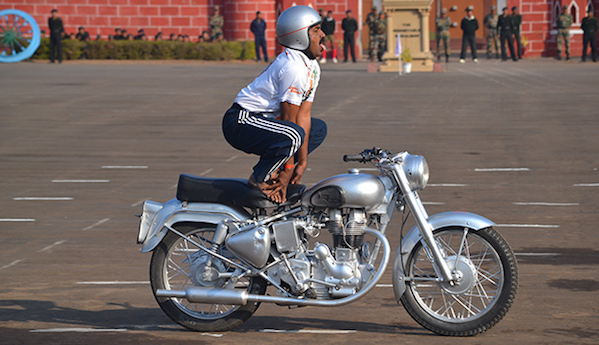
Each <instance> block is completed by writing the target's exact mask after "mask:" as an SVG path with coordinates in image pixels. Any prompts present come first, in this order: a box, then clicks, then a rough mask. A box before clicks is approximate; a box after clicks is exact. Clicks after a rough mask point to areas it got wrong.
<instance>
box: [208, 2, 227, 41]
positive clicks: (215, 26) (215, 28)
mask: <svg viewBox="0 0 599 345" xmlns="http://www.w3.org/2000/svg"><path fill="white" fill-rule="evenodd" d="M219 10H220V9H219V8H218V6H214V14H213V15H211V16H210V19H209V21H208V23H209V24H210V39H212V40H213V41H217V40H218V39H219V38H221V37H222V36H223V25H225V20H224V19H223V16H221V15H220V13H219Z"/></svg>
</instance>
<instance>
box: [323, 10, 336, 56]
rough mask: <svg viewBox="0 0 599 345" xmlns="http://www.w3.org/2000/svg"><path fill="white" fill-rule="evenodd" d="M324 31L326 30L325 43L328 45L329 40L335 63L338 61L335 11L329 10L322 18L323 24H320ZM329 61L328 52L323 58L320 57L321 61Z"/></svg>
mask: <svg viewBox="0 0 599 345" xmlns="http://www.w3.org/2000/svg"><path fill="white" fill-rule="evenodd" d="M320 26H321V29H322V32H324V34H325V37H324V44H325V46H326V45H327V42H330V43H331V45H330V48H331V52H332V53H333V63H337V48H335V27H336V26H337V24H336V23H335V18H333V11H328V12H327V15H326V17H324V18H322V24H321V25H320ZM326 62H327V54H326V52H325V53H324V54H323V55H322V59H320V63H326Z"/></svg>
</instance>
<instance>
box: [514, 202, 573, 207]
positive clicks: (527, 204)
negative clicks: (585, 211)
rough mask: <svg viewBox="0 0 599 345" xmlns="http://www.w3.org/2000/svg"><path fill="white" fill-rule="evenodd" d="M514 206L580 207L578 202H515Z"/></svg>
mask: <svg viewBox="0 0 599 345" xmlns="http://www.w3.org/2000/svg"><path fill="white" fill-rule="evenodd" d="M512 204H514V205H518V206H578V205H580V204H579V203H577V202H571V203H567V202H562V203H560V202H514V203H512Z"/></svg>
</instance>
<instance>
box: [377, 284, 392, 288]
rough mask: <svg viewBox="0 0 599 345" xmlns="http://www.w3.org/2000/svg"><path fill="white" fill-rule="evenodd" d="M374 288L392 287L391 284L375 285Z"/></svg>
mask: <svg viewBox="0 0 599 345" xmlns="http://www.w3.org/2000/svg"><path fill="white" fill-rule="evenodd" d="M374 287H379V288H390V287H393V284H376V285H375V286H374Z"/></svg>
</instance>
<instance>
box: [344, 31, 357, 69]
mask: <svg viewBox="0 0 599 345" xmlns="http://www.w3.org/2000/svg"><path fill="white" fill-rule="evenodd" d="M348 48H349V51H350V53H351V60H352V61H353V62H356V37H355V33H354V32H352V33H351V34H349V33H344V34H343V56H344V57H345V59H344V60H343V61H347V58H348V56H347V49H348Z"/></svg>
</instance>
